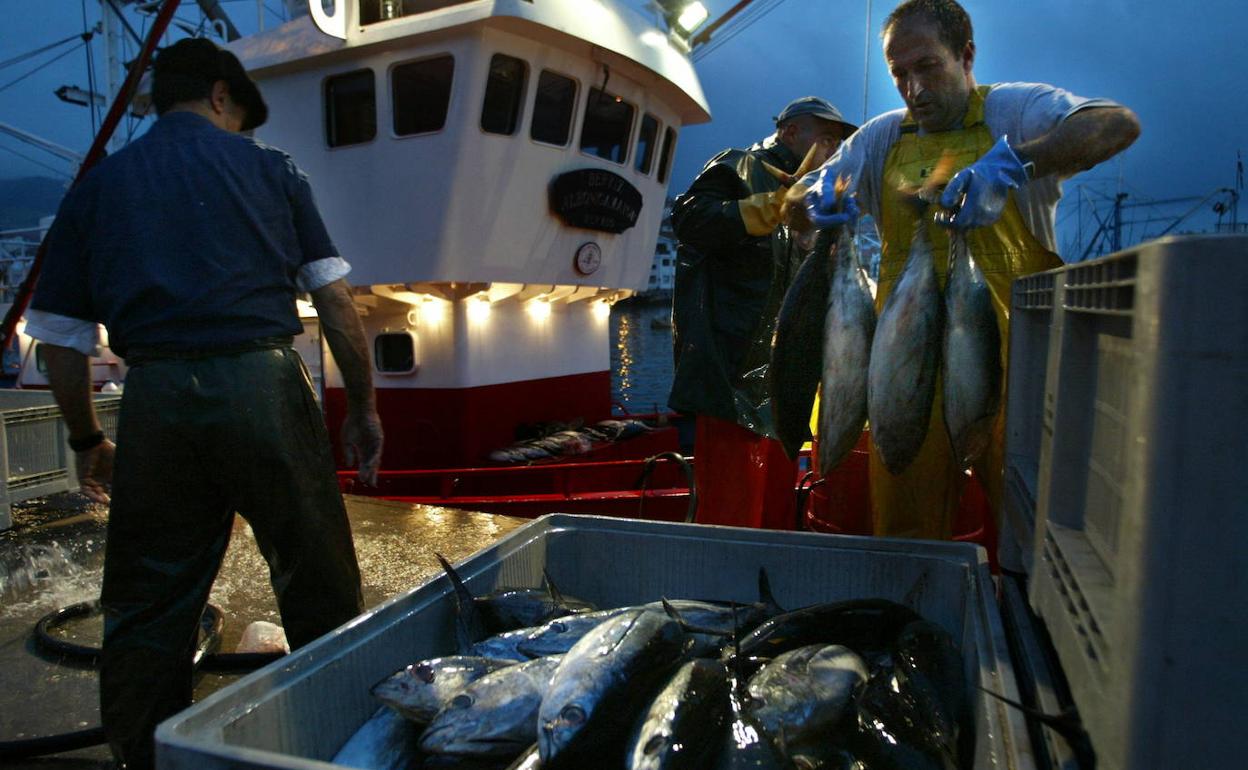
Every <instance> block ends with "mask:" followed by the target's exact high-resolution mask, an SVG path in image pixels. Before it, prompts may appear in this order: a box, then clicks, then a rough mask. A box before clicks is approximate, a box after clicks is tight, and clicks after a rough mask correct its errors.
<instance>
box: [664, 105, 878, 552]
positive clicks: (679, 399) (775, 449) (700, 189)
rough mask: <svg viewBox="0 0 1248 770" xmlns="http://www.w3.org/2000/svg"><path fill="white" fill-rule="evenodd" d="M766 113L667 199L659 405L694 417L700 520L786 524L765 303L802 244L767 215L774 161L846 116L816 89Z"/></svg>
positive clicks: (790, 157) (786, 486) (785, 478)
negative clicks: (771, 118)
mask: <svg viewBox="0 0 1248 770" xmlns="http://www.w3.org/2000/svg"><path fill="white" fill-rule="evenodd" d="M775 120H776V132H775V133H774V134H773V135H772V136H770V137H768V138H766V139H764V140H763V141H761V142H759V143H757V144H755V145H754V146H752V147H750V148H749V149H745V150H741V149H728V150H724V151H723V152H721V153H719V154H718V155H716V156H715V157H714V158H712V159H711V160H710V161H709V162H708V163H707V164H706V166H705V167H704V168H703V169H702V172H701V173H700V174H699V175H698V177H697V178H696V179H695V180H694V181H693V184H692V185H690V187H689V190H688V191H686V192H685V193H684V194H683V195H681V196H680V197H678V198H677V199H676V203H675V205H674V206H673V208H672V225H673V227H674V229H675V232H676V237H677V240H678V242H679V246H678V249H677V261H676V289H675V294H674V297H673V307H672V322H673V329H674V346H675V357H676V373H675V378H674V382H673V384H672V392H671V396H670V397H669V399H668V405H669V406H670V407H671V408H673V409H675V410H676V411H678V412H681V413H684V414H694V415H696V416H697V432H696V436H695V439H694V453H695V455H696V456H697V493H698V500H699V502H698V514H697V520H698V521H699V522H701V523H708V524H726V525H733V526H751V527H767V528H773V529H777V528H783V529H788V528H791V527H792V526H793V486H794V482H795V481H796V475H797V474H796V468H795V466H794V463H793V461H791V460H789V459H788V458H787V457H786V456H785V454H784V451H783V449H781V447H780V444H779V442H777V441H775V431H774V427H773V425H772V419H771V410H770V405H769V403H768V400H767V399H768V396H767V386H766V373H767V362H768V360H769V357H770V346H771V336H772V332H773V331H774V329H775V321H776V314H777V312H778V311H779V308H780V302H781V300H782V299H783V298H784V292H785V290H786V289H787V288H788V285H789V282H790V280H791V279H792V277H793V274H794V273H795V272H796V271H797V268H798V266H799V265H800V264H801V259H802V257H803V256H804V253H803V249H801V248H800V247H799V245H798V244H796V243H795V242H794V241H793V240H792V238H791V237H790V233H789V230H788V228H786V227H779V226H778V225H779V221H778V211H779V206H778V201H779V200H780V199H782V198H783V195H784V190H785V185H784V182H783V180H781V179H780V178H778V174H777V173H776V172H777V171H778V172H782V174H790V175H792V174H796V173H797V172H798V171H799V170H806V169H799V165H805V166H807V167H812V168H813V167H814V166H815V165H818V164H820V163H822V162H823V161H824V160H826V159H827V158H828V157H829V156H830V155H831V153H832V152H834V151H835V150H836V148H837V147H838V146H839V145H840V143H841V140H842V139H844V138H845V137H846V136H848V135H849V134H851V133H852V132H853V131H854V127H853V126H852V125H849V124H848V123H846V122H845V121H844V119H843V118H842V117H841V113H840V111H839V110H837V109H836V107H834V106H833V105H832V104H831V102H828V101H827V100H826V99H821V98H819V97H815V96H807V97H804V98H801V99H797V100H795V101H793V102H791V103H789V105H788V106H786V107H785V108H784V110H783V111H781V113H780V114H779V115H778V116H777V117H776V119H775ZM812 150H813V152H812ZM807 156H809V157H807ZM804 158H805V159H806V161H805V163H803V159H804ZM768 167H770V168H768Z"/></svg>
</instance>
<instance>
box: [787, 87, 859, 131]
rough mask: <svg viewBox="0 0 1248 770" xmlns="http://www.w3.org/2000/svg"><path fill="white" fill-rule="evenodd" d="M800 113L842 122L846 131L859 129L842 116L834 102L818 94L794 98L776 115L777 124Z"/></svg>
mask: <svg viewBox="0 0 1248 770" xmlns="http://www.w3.org/2000/svg"><path fill="white" fill-rule="evenodd" d="M798 115H810V116H812V117H816V118H820V119H821V120H830V121H832V122H833V123H840V124H841V125H843V126H845V131H846V133H853V132H854V131H856V130H857V129H858V127H857V126H855V125H854V124H853V123H848V122H846V120H845V118H843V117H841V111H840V110H838V109H837V108H836V106H835V105H833V104H832V102H830V101H828V100H827V99H821V98H819V97H818V96H803V97H802V98H801V99H794V100H793V101H791V102H789V103H788V104H787V105H786V106H785V108H784V109H783V110H780V114H779V115H777V116H776V117H775V121H776V123H777V124H780V123H783V122H784V121H786V120H789V119H790V118H796V117H797V116H798Z"/></svg>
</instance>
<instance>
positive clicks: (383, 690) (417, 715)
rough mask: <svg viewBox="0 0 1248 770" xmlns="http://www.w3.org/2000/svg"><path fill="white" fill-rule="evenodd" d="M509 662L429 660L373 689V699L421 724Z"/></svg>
mask: <svg viewBox="0 0 1248 770" xmlns="http://www.w3.org/2000/svg"><path fill="white" fill-rule="evenodd" d="M512 664H513V661H510V660H495V659H491V658H481V657H474V656H467V655H451V656H448V657H445V658H431V659H429V660H422V661H420V662H419V663H413V664H412V665H410V666H408V667H407V668H404V669H403V670H401V671H398V672H396V673H394V674H393V675H391V676H388V677H386V678H385V679H383V680H381V681H380V682H378V683H377V684H375V685H373V689H372V693H373V696H374V697H375V698H377V699H378V700H380V701H381V702H382V703H384V704H386V705H387V706H389V707H390V708H392V709H394V710H395V711H396V712H398V713H400V714H402V715H403V716H405V717H407V718H408V719H410V720H412V721H413V722H420V723H422V724H423V723H425V722H428V721H429V720H431V719H433V717H434V715H435V714H437V713H438V711H439V710H440V709H441V708H442V707H443V706H445V705H446V704H447V702H448V701H450V699H451V698H453V697H455V695H456V694H457V693H458V692H459V691H460V690H462V689H464V688H465V687H467V686H468V685H469V684H471V683H473V682H475V681H476V680H478V679H480V678H481V677H483V676H485V675H486V674H489V673H490V672H492V671H497V670H499V669H500V668H504V667H506V666H510V665H512Z"/></svg>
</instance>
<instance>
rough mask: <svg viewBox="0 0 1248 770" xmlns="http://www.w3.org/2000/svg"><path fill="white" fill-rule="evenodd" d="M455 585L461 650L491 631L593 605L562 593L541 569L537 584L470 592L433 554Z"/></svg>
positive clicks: (590, 608) (538, 621)
mask: <svg viewBox="0 0 1248 770" xmlns="http://www.w3.org/2000/svg"><path fill="white" fill-rule="evenodd" d="M434 556H435V557H437V560H438V563H439V564H441V565H442V569H443V570H445V571H446V576H447V578H449V579H450V581H451V585H452V586H453V587H454V589H455V607H456V625H455V629H456V641H457V643H458V644H459V648H460V650H461V651H467V650H468V649H470V648H471V647H472V645H473V644H474V643H475V642H478V641H480V640H482V639H485V638H486V637H488V636H489V635H491V634H499V633H504V632H507V631H513V630H516V629H520V628H530V627H533V626H537V625H540V624H542V623H545V622H546V621H548V620H550V619H552V618H558V617H563V616H565V615H575V614H579V613H584V612H591V611H593V610H594V609H595V607H594V605H593V604H591V603H589V602H587V601H584V600H583V599H577V598H576V597H573V596H564V595H563V594H562V593H561V592H560V591H559V589H558V588H556V587H555V581H554V580H553V579H552V578H551V577H550V574H549V573H547V572H546V571H544V570H543V572H542V587H541V588H502V589H499V590H497V591H493V592H491V593H489V594H485V595H483V596H473V594H472V592H471V591H470V590H468V586H467V585H466V584H465V583H464V581H463V579H462V578H461V577H460V575H459V573H458V572H456V571H455V568H454V567H452V566H451V563H450V562H449V561H447V560H446V559H445V558H444V557H443V556H442V555H441V554H436V553H435V554H434Z"/></svg>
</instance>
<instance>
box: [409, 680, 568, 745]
mask: <svg viewBox="0 0 1248 770" xmlns="http://www.w3.org/2000/svg"><path fill="white" fill-rule="evenodd" d="M560 662H562V658H561V657H559V656H554V657H549V658H538V659H537V660H531V661H529V662H527V663H520V664H517V665H514V666H507V667H505V668H501V669H499V670H497V671H493V672H491V673H489V674H486V675H485V676H483V677H481V678H480V679H478V680H476V681H475V682H472V683H471V684H469V685H468V686H467V687H465V688H464V689H463V690H461V691H460V692H459V693H457V694H456V695H455V696H454V697H453V698H451V699H450V701H449V702H447V704H446V705H445V706H443V707H442V710H441V711H439V712H438V713H437V715H436V716H434V718H433V720H432V721H431V722H430V723H429V726H428V727H427V728H425V732H424V733H423V734H422V735H421V737H420V748H421V750H422V751H425V752H428V753H431V754H452V755H456V756H473V757H507V758H510V757H514V756H515V755H517V754H519V753H520V752H522V751H523V750H524V749H525V747H527V746H529V745H530V744H532V743H533V739H534V737H535V736H536V735H537V709H538V706H540V705H541V702H542V696H543V695H545V694H546V690H547V688H548V687H549V686H550V682H551V679H552V678H553V677H554V675H555V671H556V670H558V668H559V664H560Z"/></svg>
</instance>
